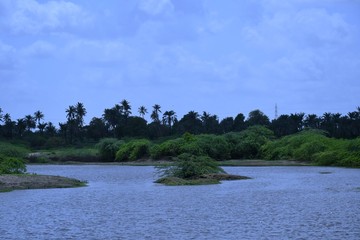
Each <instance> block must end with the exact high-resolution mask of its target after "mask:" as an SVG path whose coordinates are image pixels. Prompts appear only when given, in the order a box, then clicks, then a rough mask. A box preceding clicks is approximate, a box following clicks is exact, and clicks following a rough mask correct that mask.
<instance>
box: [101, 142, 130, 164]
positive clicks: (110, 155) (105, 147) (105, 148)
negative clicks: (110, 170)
mask: <svg viewBox="0 0 360 240" xmlns="http://www.w3.org/2000/svg"><path fill="white" fill-rule="evenodd" d="M122 144H124V141H122V140H118V139H116V138H103V139H101V140H100V141H99V143H97V144H96V148H97V149H98V150H99V153H100V158H101V159H102V160H103V161H114V160H115V156H116V152H117V151H118V150H119V149H120V146H121V145H122Z"/></svg>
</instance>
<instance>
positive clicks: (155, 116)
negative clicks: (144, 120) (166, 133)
mask: <svg viewBox="0 0 360 240" xmlns="http://www.w3.org/2000/svg"><path fill="white" fill-rule="evenodd" d="M160 108H161V106H160V105H159V104H155V105H154V106H153V111H152V113H151V116H150V117H151V119H152V120H153V122H157V123H160V118H159V113H161V110H160Z"/></svg>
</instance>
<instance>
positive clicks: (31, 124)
mask: <svg viewBox="0 0 360 240" xmlns="http://www.w3.org/2000/svg"><path fill="white" fill-rule="evenodd" d="M25 124H26V128H27V131H28V132H31V129H33V128H35V126H36V122H35V119H34V117H33V116H31V115H26V116H25Z"/></svg>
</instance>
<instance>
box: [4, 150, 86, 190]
mask: <svg viewBox="0 0 360 240" xmlns="http://www.w3.org/2000/svg"><path fill="white" fill-rule="evenodd" d="M82 186H86V182H83V181H80V180H77V179H74V178H67V177H60V176H50V175H38V174H28V173H26V165H25V163H24V161H23V160H22V159H20V158H16V157H8V156H3V155H0V192H9V191H12V190H20V189H45V188H70V187H82Z"/></svg>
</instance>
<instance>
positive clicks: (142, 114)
mask: <svg viewBox="0 0 360 240" xmlns="http://www.w3.org/2000/svg"><path fill="white" fill-rule="evenodd" d="M138 112H139V114H140V117H142V118H144V117H145V114H147V109H146V107H145V106H140V107H139V109H138Z"/></svg>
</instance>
